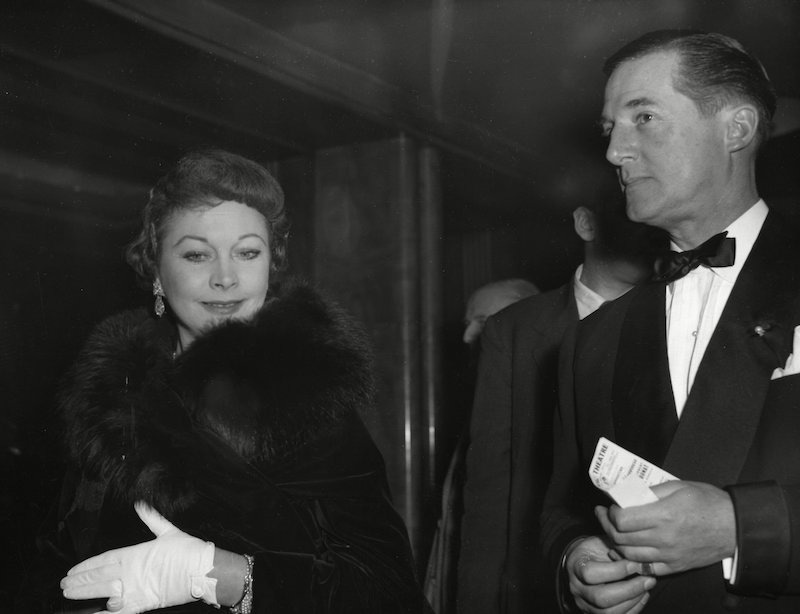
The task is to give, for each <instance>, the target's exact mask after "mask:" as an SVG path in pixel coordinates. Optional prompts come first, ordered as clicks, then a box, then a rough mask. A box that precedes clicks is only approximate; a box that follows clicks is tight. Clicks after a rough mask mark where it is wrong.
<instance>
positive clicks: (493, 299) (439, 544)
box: [425, 278, 539, 614]
mask: <svg viewBox="0 0 800 614" xmlns="http://www.w3.org/2000/svg"><path fill="white" fill-rule="evenodd" d="M535 294H539V289H538V288H537V287H536V286H535V285H534V284H532V283H531V282H529V281H527V280H525V279H517V278H515V279H501V280H500V281H493V282H490V283H488V284H486V285H483V286H481V287H480V288H478V289H477V290H475V291H474V292H473V293H472V294H471V295H470V297H469V299H468V300H467V309H466V313H465V316H464V323H465V329H464V336H463V340H464V343H466V344H467V345H468V346H469V350H470V353H471V360H472V358H473V357H474V358H477V356H478V355H479V354H480V343H479V342H480V338H481V333H482V332H483V328H484V325H485V324H486V320H487V319H488V318H489V317H490V316H492V315H494V314H495V313H497V312H498V311H500V310H502V309H505V308H506V307H508V306H509V305H511V304H512V303H516V302H517V301H519V300H521V299H524V298H527V297H529V296H533V295H535ZM472 362H473V363H474V362H475V361H474V360H472ZM470 371H471V373H470V375H471V376H472V375H474V367H473V366H472V365H471V366H470ZM470 380H471V381H472V380H474V377H470ZM468 394H469V398H470V401H471V400H472V399H471V397H472V394H471V392H470V393H468ZM466 420H467V421H468V420H469V414H467V416H466ZM467 441H468V438H467V433H466V428H465V429H464V432H463V433H462V434H461V436H460V437H459V439H458V442H457V443H456V447H455V450H454V451H453V455H452V457H451V459H450V464H449V465H448V469H447V474H446V475H445V479H444V483H443V485H442V510H441V516H440V518H439V523H438V527H437V528H436V532H435V534H434V537H433V544H432V546H431V551H430V553H429V555H428V566H427V569H426V573H425V596H426V597H427V599H428V602H429V603H430V604H431V607H432V608H433V611H434V612H436V614H447V613H450V612H456V589H457V584H456V562H457V560H458V551H459V544H460V539H459V538H460V526H461V524H460V523H461V513H462V511H463V486H464V457H465V455H466V448H467Z"/></svg>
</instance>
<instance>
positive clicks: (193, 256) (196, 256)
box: [183, 252, 208, 262]
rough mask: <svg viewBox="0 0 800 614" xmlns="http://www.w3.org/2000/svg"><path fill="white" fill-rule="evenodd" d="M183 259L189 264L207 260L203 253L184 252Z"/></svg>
mask: <svg viewBox="0 0 800 614" xmlns="http://www.w3.org/2000/svg"><path fill="white" fill-rule="evenodd" d="M183 257H184V258H185V259H186V260H188V261H189V262H203V261H204V260H206V259H207V258H208V256H207V254H205V253H203V252H186V253H185V254H184V255H183Z"/></svg>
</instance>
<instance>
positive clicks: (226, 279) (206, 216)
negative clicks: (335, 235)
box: [157, 200, 270, 349]
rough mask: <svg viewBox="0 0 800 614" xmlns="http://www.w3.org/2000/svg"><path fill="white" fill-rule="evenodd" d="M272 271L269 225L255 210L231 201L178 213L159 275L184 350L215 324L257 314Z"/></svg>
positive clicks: (164, 241) (170, 224) (164, 240)
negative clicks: (270, 270)
mask: <svg viewBox="0 0 800 614" xmlns="http://www.w3.org/2000/svg"><path fill="white" fill-rule="evenodd" d="M269 269H270V250H269V233H268V231H267V221H266V220H265V219H264V216H263V215H261V213H259V212H258V211H256V210H255V209H253V208H251V207H248V206H247V205H244V204H242V203H239V202H235V201H232V200H229V201H224V202H222V203H220V204H219V205H217V206H215V207H208V208H206V207H203V208H198V209H183V210H180V211H177V212H175V213H173V214H172V216H170V217H169V218H168V219H167V222H166V224H165V227H164V230H163V236H162V237H161V254H160V256H159V261H158V272H157V274H158V278H159V279H160V280H161V285H162V287H163V288H164V295H165V298H166V301H167V303H168V304H169V307H170V309H171V310H172V313H173V314H174V316H175V319H176V321H177V324H178V334H179V336H180V342H181V348H183V349H186V348H187V347H188V346H189V344H191V342H192V341H194V339H196V338H197V336H198V335H200V334H202V333H203V332H204V331H205V330H206V329H207V328H208V327H209V326H211V325H213V324H216V323H218V322H221V321H224V320H228V319H231V318H236V319H242V318H248V317H249V316H252V315H253V314H255V312H256V311H258V309H259V308H260V307H261V306H262V305H263V304H264V299H265V298H266V296H267V286H268V285H269Z"/></svg>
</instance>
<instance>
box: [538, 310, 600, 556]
mask: <svg viewBox="0 0 800 614" xmlns="http://www.w3.org/2000/svg"><path fill="white" fill-rule="evenodd" d="M577 328H578V326H577V323H575V324H574V325H572V326H570V327H569V328H568V329H567V332H566V334H565V335H564V341H563V342H562V344H561V350H560V355H559V366H558V378H559V406H558V408H557V411H556V417H555V420H554V424H553V477H552V479H551V480H550V485H549V487H548V489H547V494H546V495H545V499H544V507H543V509H542V516H541V524H542V547H543V552H544V556H545V561H546V564H547V565H548V567H549V568H550V569H551V570H553V571H555V570H556V569H557V567H558V565H559V563H560V561H561V556H562V554H563V552H564V549H565V548H566V547H567V545H569V543H570V542H571V541H572V540H574V539H575V538H577V537H580V536H581V535H588V534H593V533H596V528H595V527H593V526H591V525H589V523H587V522H586V520H585V518H584V517H583V516H582V515H581V514H580V512H579V511H578V510H576V509H575V503H576V499H580V497H579V496H576V488H577V487H578V485H579V484H581V483H582V480H581V477H582V473H583V468H582V467H581V464H580V460H579V458H580V457H579V449H578V438H577V430H576V422H575V404H574V371H573V363H574V351H575V339H576V334H577Z"/></svg>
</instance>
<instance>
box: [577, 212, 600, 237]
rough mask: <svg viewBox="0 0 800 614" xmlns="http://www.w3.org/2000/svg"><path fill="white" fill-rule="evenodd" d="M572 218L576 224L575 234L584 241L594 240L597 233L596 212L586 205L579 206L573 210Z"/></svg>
mask: <svg viewBox="0 0 800 614" xmlns="http://www.w3.org/2000/svg"><path fill="white" fill-rule="evenodd" d="M572 220H573V222H574V224H575V234H577V235H578V236H579V237H580V238H581V239H583V240H584V241H594V237H595V234H596V232H597V231H596V229H595V223H594V213H593V212H592V211H590V210H589V209H587V208H586V207H577V208H575V210H574V211H573V212H572Z"/></svg>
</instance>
